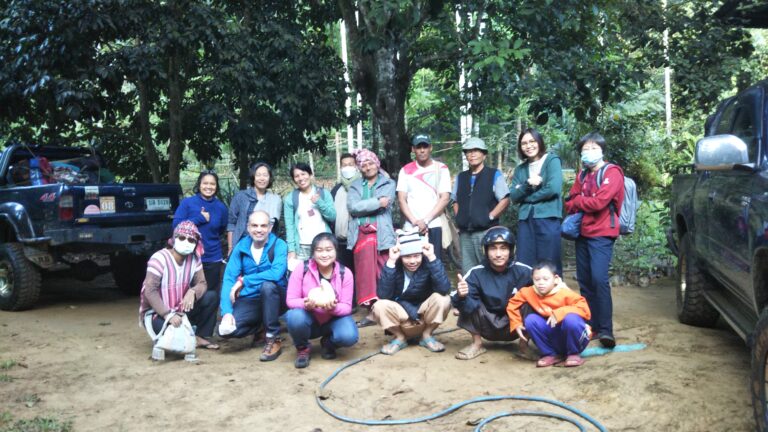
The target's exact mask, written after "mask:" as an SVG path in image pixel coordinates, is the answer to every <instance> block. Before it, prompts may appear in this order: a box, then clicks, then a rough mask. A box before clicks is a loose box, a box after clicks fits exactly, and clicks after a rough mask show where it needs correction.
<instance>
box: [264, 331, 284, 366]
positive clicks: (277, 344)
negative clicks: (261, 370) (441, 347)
mask: <svg viewBox="0 0 768 432" xmlns="http://www.w3.org/2000/svg"><path fill="white" fill-rule="evenodd" d="M282 352H283V340H282V339H280V338H279V337H271V338H267V343H266V344H265V345H264V351H262V352H261V356H260V357H259V360H261V361H264V362H265V361H272V360H274V359H276V358H278V357H280V353H282Z"/></svg>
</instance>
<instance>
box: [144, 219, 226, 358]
mask: <svg viewBox="0 0 768 432" xmlns="http://www.w3.org/2000/svg"><path fill="white" fill-rule="evenodd" d="M200 239H201V236H200V231H199V230H198V229H197V227H196V226H195V224H194V223H193V222H192V221H189V220H186V221H182V222H180V223H179V224H178V225H176V228H175V229H174V230H173V237H172V238H171V239H169V240H168V247H167V248H165V249H162V250H160V251H157V252H155V253H154V255H152V257H150V258H149V261H148V262H147V276H146V278H145V279H144V284H143V285H142V287H141V300H140V301H141V304H140V307H139V316H140V320H139V321H140V322H141V323H142V324H143V323H144V320H143V318H144V315H145V314H147V313H150V314H152V327H153V330H154V332H155V333H157V332H159V331H160V330H161V329H162V327H163V324H164V323H165V320H166V319H170V321H169V324H170V325H173V326H174V327H178V326H180V325H181V317H182V315H187V318H189V321H190V323H191V324H192V325H193V326H196V331H195V334H196V336H197V346H198V347H199V348H206V349H213V350H216V349H219V346H218V345H217V344H215V343H211V342H210V341H208V340H207V339H206V338H209V337H211V336H212V335H213V328H214V325H215V324H216V308H217V306H218V304H219V296H218V294H217V293H216V292H213V291H208V286H207V284H206V282H205V276H204V273H203V266H202V263H201V259H200V256H201V255H202V253H203V245H202V243H201V241H200Z"/></svg>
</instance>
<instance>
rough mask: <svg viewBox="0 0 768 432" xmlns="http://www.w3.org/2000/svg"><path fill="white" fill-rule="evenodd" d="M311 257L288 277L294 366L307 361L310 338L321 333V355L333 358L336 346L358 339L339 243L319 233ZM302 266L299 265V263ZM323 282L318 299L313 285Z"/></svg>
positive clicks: (348, 276) (349, 277) (349, 275)
mask: <svg viewBox="0 0 768 432" xmlns="http://www.w3.org/2000/svg"><path fill="white" fill-rule="evenodd" d="M311 248H312V258H311V259H309V261H306V262H305V263H304V264H299V266H297V267H296V269H294V271H293V273H291V278H290V280H289V281H288V294H287V295H286V304H287V305H288V307H289V308H290V310H289V311H288V313H287V314H286V317H285V321H286V324H287V325H288V331H289V332H290V333H291V338H292V339H293V343H294V345H296V362H295V363H294V365H295V366H296V367H297V368H305V367H307V366H308V365H309V360H310V351H311V343H310V342H309V340H310V339H313V338H317V337H321V339H320V346H321V348H322V357H323V358H324V359H327V360H330V359H334V358H336V348H337V347H349V346H352V345H354V344H355V343H357V338H358V333H357V325H355V320H354V319H353V318H352V315H351V313H352V294H353V291H354V287H355V283H354V276H353V275H352V272H351V271H349V269H347V268H344V266H343V265H342V264H340V263H339V262H338V261H337V260H336V254H337V253H338V250H339V244H338V243H337V242H336V238H335V237H334V236H333V234H331V233H320V234H318V235H317V236H315V238H314V239H313V240H312V244H311ZM302 265H303V266H304V268H303V269H302V267H301V266H302ZM323 285H325V288H324V289H325V290H326V292H325V295H324V296H320V297H326V298H320V301H321V302H322V303H317V302H316V300H317V297H315V296H314V295H313V294H314V293H312V291H313V289H315V288H317V287H320V286H323Z"/></svg>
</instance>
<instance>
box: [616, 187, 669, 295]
mask: <svg viewBox="0 0 768 432" xmlns="http://www.w3.org/2000/svg"><path fill="white" fill-rule="evenodd" d="M669 225H670V221H669V207H668V204H667V202H666V201H658V200H657V201H650V200H648V201H643V202H642V203H641V205H640V208H639V209H638V212H637V221H636V224H635V232H634V233H632V234H631V235H628V236H622V237H620V238H619V239H618V240H617V241H616V244H615V247H614V251H613V263H612V264H613V272H614V273H619V274H621V275H623V276H624V277H625V278H626V279H627V280H629V281H630V282H634V283H637V281H638V278H639V277H649V278H654V277H657V276H660V275H663V274H666V273H667V272H668V270H669V269H671V268H673V267H674V266H675V265H676V264H677V257H675V256H674V255H673V254H672V252H671V251H670V250H669V249H668V248H667V246H666V245H667V239H666V231H667V228H669Z"/></svg>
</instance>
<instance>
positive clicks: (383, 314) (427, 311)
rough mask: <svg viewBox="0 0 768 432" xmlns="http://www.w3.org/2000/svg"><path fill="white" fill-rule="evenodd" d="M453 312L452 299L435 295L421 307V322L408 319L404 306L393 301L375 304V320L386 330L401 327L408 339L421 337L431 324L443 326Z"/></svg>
mask: <svg viewBox="0 0 768 432" xmlns="http://www.w3.org/2000/svg"><path fill="white" fill-rule="evenodd" d="M450 310H451V298H450V297H448V296H447V295H440V294H438V293H433V294H432V295H431V296H429V297H428V298H427V299H426V300H425V301H424V303H422V304H421V306H419V318H420V319H419V320H418V321H414V320H412V319H410V318H409V317H408V313H407V312H405V309H403V307H402V306H400V305H399V304H398V303H397V302H394V301H392V300H379V301H377V302H376V303H374V304H373V320H374V321H376V323H377V324H379V325H380V326H381V327H382V328H383V329H384V330H389V329H391V328H394V327H400V330H402V331H403V333H405V337H406V338H407V339H410V338H413V337H417V336H420V335H421V334H422V333H423V332H424V328H425V327H426V326H427V325H429V324H442V322H443V321H445V318H446V317H447V316H448V312H449V311H450Z"/></svg>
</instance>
